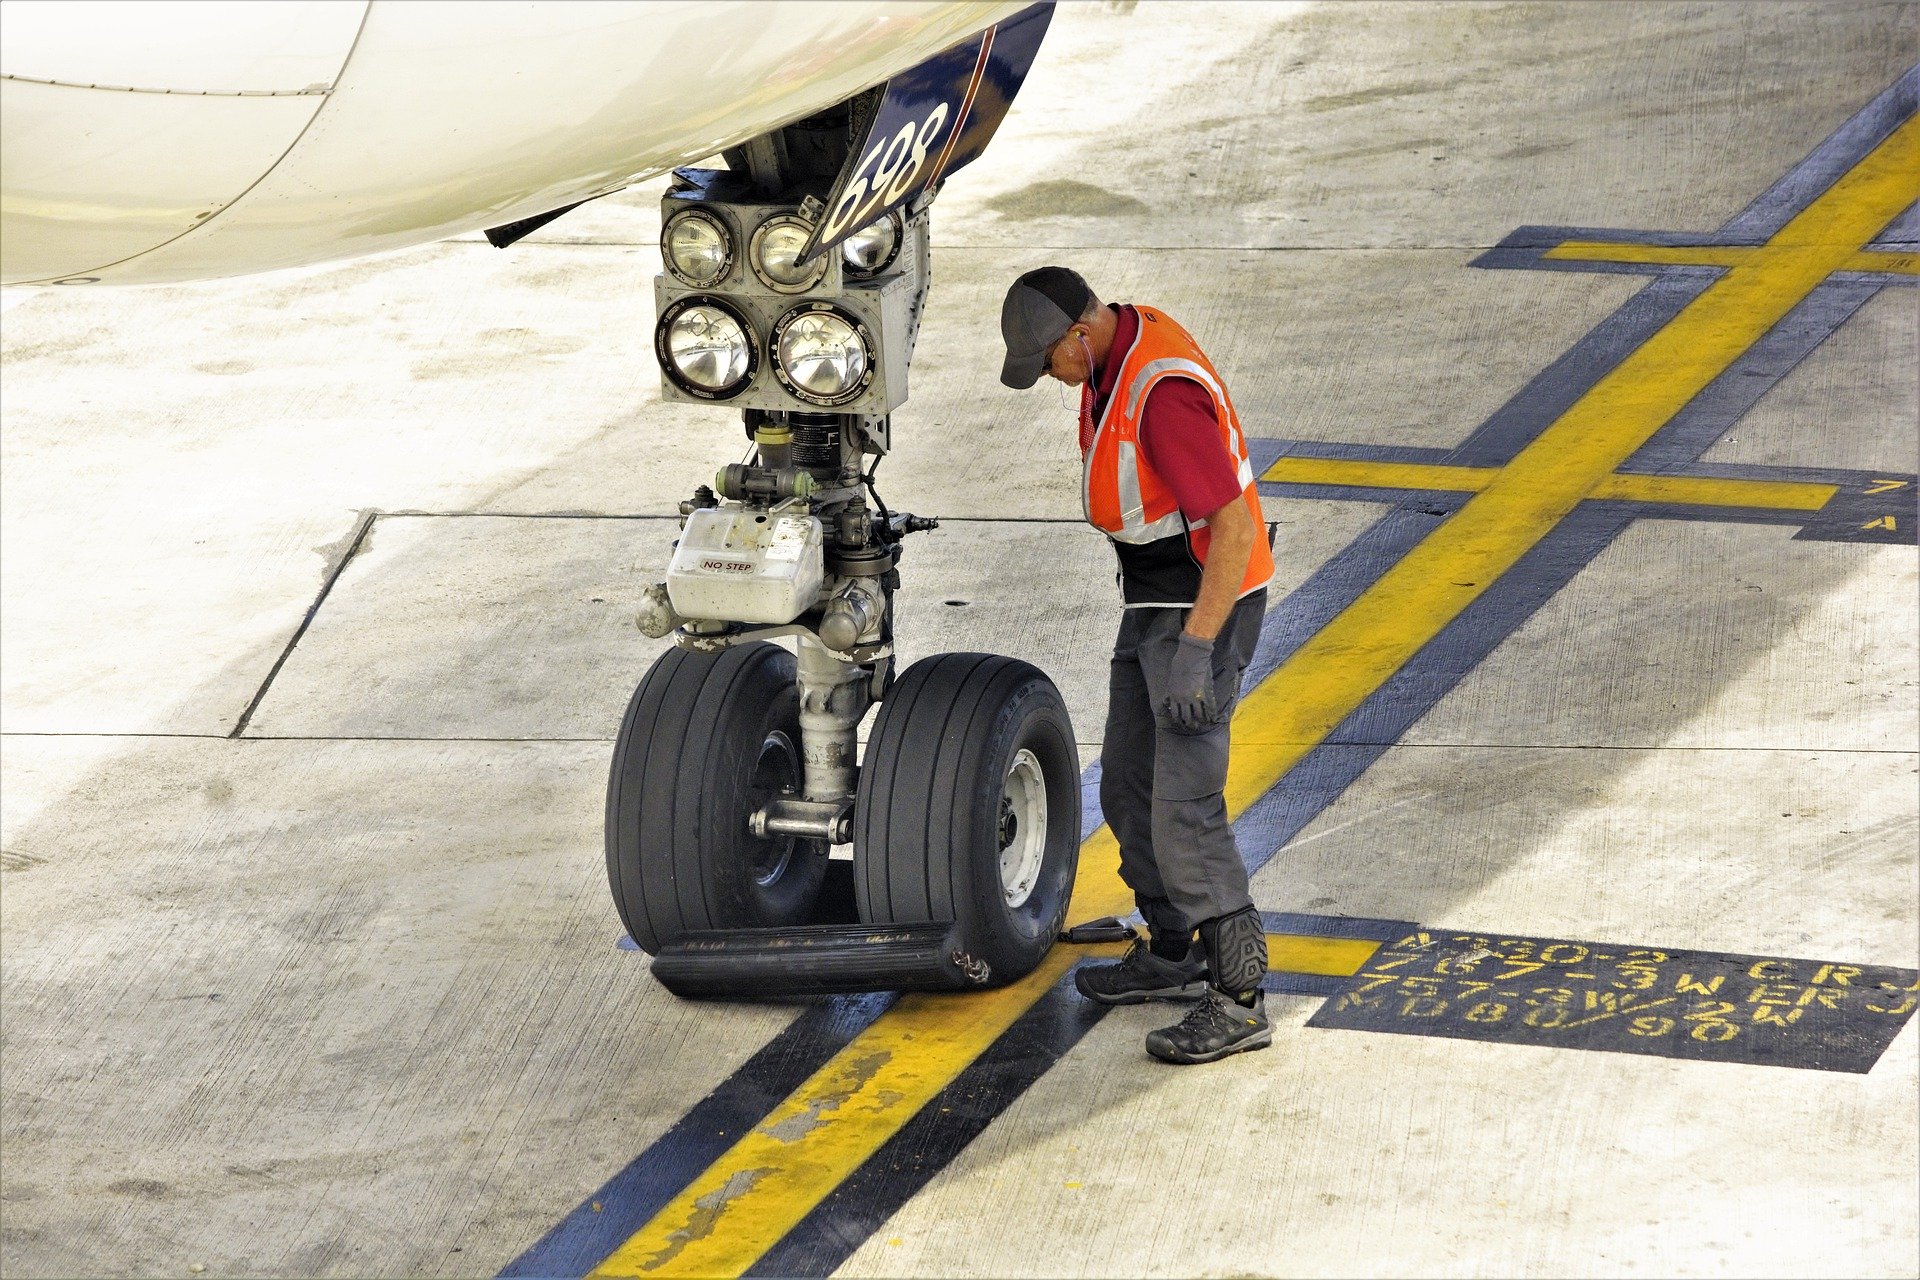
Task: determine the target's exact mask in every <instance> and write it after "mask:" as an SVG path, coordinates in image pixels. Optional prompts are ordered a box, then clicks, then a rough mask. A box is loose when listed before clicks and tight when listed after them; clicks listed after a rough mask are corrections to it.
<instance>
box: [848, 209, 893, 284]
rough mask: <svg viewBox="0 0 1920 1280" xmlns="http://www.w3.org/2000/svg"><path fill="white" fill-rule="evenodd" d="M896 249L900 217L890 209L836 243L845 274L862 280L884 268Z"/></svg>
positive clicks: (890, 260) (890, 262) (891, 260)
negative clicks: (844, 265)
mask: <svg viewBox="0 0 1920 1280" xmlns="http://www.w3.org/2000/svg"><path fill="white" fill-rule="evenodd" d="M899 252H900V217H899V215H898V214H893V213H890V214H888V215H887V216H886V217H884V218H882V219H880V221H878V222H875V223H871V224H869V225H867V226H864V227H862V228H860V229H859V230H858V231H856V232H854V233H853V234H852V235H850V236H848V237H847V238H846V239H845V240H844V241H842V242H841V244H840V255H841V257H842V258H843V259H844V260H845V262H846V264H847V272H848V274H849V275H853V276H855V277H858V278H859V279H862V280H864V279H866V278H867V277H868V276H870V275H873V274H874V273H876V272H879V271H885V270H886V269H887V267H888V266H889V265H891V264H892V262H893V259H894V256H895V255H896V254H898V253H899Z"/></svg>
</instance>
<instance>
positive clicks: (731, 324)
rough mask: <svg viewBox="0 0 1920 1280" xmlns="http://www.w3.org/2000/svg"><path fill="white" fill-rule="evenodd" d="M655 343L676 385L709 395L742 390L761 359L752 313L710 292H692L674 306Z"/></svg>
mask: <svg viewBox="0 0 1920 1280" xmlns="http://www.w3.org/2000/svg"><path fill="white" fill-rule="evenodd" d="M653 347H654V353H655V354H656V355H657V356H659V358H660V367H661V368H662V369H664V370H666V374H667V376H668V377H669V378H671V379H673V383H674V385H675V386H677V387H679V388H680V389H681V390H682V391H684V392H686V393H687V394H688V395H694V396H699V397H700V398H701V399H703V400H730V399H732V398H733V397H734V396H737V395H739V394H740V393H741V392H742V391H745V390H746V389H747V384H748V383H750V382H752V381H753V372H754V369H755V368H756V367H758V365H759V363H760V355H759V352H758V350H757V349H756V347H755V345H754V341H753V330H752V326H751V325H749V324H748V322H747V318H746V317H745V316H743V315H741V314H740V312H738V311H736V310H735V309H734V308H733V307H732V306H731V305H730V304H728V303H727V302H725V301H723V300H722V299H719V298H715V297H712V296H710V295H706V294H698V293H696V294H692V295H690V296H688V297H685V298H682V299H680V301H678V302H676V303H674V304H673V305H672V306H670V307H668V308H667V309H666V311H665V312H664V313H663V314H662V315H661V317H660V326H659V328H657V329H656V330H655V331H654V335H653Z"/></svg>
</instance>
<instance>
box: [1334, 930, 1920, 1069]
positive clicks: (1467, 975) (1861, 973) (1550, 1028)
mask: <svg viewBox="0 0 1920 1280" xmlns="http://www.w3.org/2000/svg"><path fill="white" fill-rule="evenodd" d="M1916 1003H1920V972H1916V971H1915V970H1912V969H1895V968H1889V967H1885V966H1879V965H1852V964H1835V963H1830V962H1824V961H1819V960H1797V959H1781V958H1775V957H1767V956H1737V955H1720V954H1716V953H1713V952H1708V951H1663V950H1657V949H1655V948H1652V947H1633V946H1620V945H1617V944H1613V943H1603V942H1569V941H1566V940H1564V939H1560V938H1506V937H1501V936H1500V935H1498V934H1475V933H1453V932H1449V931H1446V930H1439V929H1422V930H1417V931H1415V932H1412V933H1409V934H1408V935H1407V936H1405V937H1403V938H1401V939H1399V940H1398V941H1396V942H1394V943H1392V944H1391V945H1389V946H1385V947H1382V948H1381V949H1380V950H1379V951H1378V952H1376V953H1375V954H1374V956H1373V958H1372V959H1371V960H1370V961H1369V962H1368V963H1367V964H1366V965H1365V966H1363V967H1362V968H1361V970H1360V971H1359V972H1358V973H1356V974H1354V975H1353V976H1352V977H1351V978H1349V979H1347V980H1346V982H1345V983H1343V984H1342V985H1341V987H1340V989H1339V991H1338V992H1337V993H1335V995H1334V996H1333V998H1332V999H1330V1000H1328V1001H1327V1002H1326V1003H1325V1004H1324V1005H1322V1006H1321V1007H1320V1010H1319V1012H1317V1013H1315V1014H1314V1015H1313V1017H1312V1018H1310V1019H1308V1021H1307V1025H1308V1026H1310V1027H1331V1028H1337V1029H1340V1030H1348V1031H1391V1032H1396V1033H1399V1034H1402V1035H1419V1036H1449V1037H1452V1038H1453V1039H1456V1040H1491V1041H1494V1042H1496V1043H1499V1044H1533V1045H1548V1046H1552V1047H1554V1048H1561V1049H1598V1050H1601V1051H1603V1052H1608V1053H1643V1054H1652V1055H1655V1056H1658V1057H1665V1058H1691V1059H1698V1060H1704V1061H1710V1062H1744V1063H1750V1064H1752V1065H1755V1066H1766V1067H1802V1068H1807V1069H1810V1070H1815V1071H1850V1072H1855V1073H1858V1074H1863V1075H1864V1074H1865V1073H1866V1072H1868V1071H1870V1070H1872V1069H1873V1064H1874V1063H1875V1062H1877V1061H1879V1058H1880V1055H1881V1054H1882V1053H1884V1052H1885V1051H1886V1048H1887V1046H1888V1045H1890V1044H1892V1043H1893V1039H1894V1037H1895V1036H1897V1035H1899V1034H1900V1029H1901V1028H1902V1027H1904V1026H1905V1025H1906V1024H1907V1022H1908V1020H1909V1019H1910V1018H1911V1017H1912V1015H1913V1010H1914V1007H1915V1005H1916Z"/></svg>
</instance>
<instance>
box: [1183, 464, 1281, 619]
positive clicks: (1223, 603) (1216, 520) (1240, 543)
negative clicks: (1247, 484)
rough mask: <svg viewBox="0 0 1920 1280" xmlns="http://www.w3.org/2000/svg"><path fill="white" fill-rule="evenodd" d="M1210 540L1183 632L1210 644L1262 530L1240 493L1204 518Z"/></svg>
mask: <svg viewBox="0 0 1920 1280" xmlns="http://www.w3.org/2000/svg"><path fill="white" fill-rule="evenodd" d="M1207 529H1208V530H1209V531H1210V532H1211V533H1212V535H1213V540H1212V541H1211V542H1210V543H1209V544H1208V545H1207V563H1206V567H1205V568H1204V569H1202V570H1201V573H1200V595H1199V598H1198V599H1196V600H1195V601H1194V602H1193V609H1192V610H1191V611H1190V612H1189V613H1188V614H1187V626H1186V632H1187V634H1188V635H1190V636H1193V637H1194V638H1195V639H1198V640H1212V639H1213V638H1214V637H1215V636H1217V635H1219V634H1220V628H1221V627H1224V626H1225V625H1227V615H1228V614H1230V613H1232V612H1233V606H1234V604H1235V602H1236V601H1237V600H1238V599H1239V598H1240V584H1241V583H1242V582H1243V581H1245V580H1246V576H1247V562H1248V561H1250V560H1251V559H1253V540H1254V539H1255V538H1257V537H1259V536H1260V535H1261V534H1262V533H1264V532H1265V530H1263V529H1261V528H1260V522H1259V521H1257V520H1255V519H1254V518H1253V512H1251V511H1249V510H1248V509H1247V495H1246V494H1244V493H1242V494H1239V495H1238V496H1236V497H1235V498H1234V500H1233V501H1232V502H1229V503H1228V504H1227V505H1226V506H1224V507H1222V508H1220V509H1219V510H1218V511H1216V512H1214V513H1213V514H1212V515H1210V516H1208V517H1207Z"/></svg>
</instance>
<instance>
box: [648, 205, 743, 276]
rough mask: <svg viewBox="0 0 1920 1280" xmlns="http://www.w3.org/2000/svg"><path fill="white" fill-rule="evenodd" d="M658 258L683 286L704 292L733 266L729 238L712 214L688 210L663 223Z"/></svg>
mask: <svg viewBox="0 0 1920 1280" xmlns="http://www.w3.org/2000/svg"><path fill="white" fill-rule="evenodd" d="M660 256H661V258H662V259H664V260H665V262H666V264H667V269H668V270H669V271H671V272H673V274H674V275H676V276H678V277H680V279H681V280H682V281H683V282H684V283H686V284H690V285H692V286H693V287H694V288H696V289H704V288H706V287H707V286H709V285H712V284H715V283H717V282H718V281H719V280H720V279H721V277H723V276H725V275H726V274H727V268H728V267H729V266H731V265H732V264H733V237H732V235H730V234H729V233H728V232H727V228H726V224H725V223H723V222H721V221H720V220H719V219H718V218H716V217H714V216H713V215H712V214H710V213H702V212H701V211H700V210H698V209H688V210H685V211H684V212H681V213H676V214H674V215H673V217H671V218H669V219H667V225H666V226H665V227H664V228H663V229H662V230H661V232H660Z"/></svg>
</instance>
